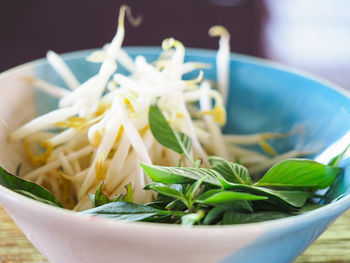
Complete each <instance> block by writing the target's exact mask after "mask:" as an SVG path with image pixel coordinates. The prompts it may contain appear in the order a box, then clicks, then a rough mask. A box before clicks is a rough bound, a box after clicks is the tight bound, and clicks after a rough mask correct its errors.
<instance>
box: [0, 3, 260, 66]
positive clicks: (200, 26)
mask: <svg viewBox="0 0 350 263" xmlns="http://www.w3.org/2000/svg"><path fill="white" fill-rule="evenodd" d="M0 1H1V2H2V3H3V4H2V8H0V35H1V42H0V50H1V56H0V59H1V63H0V71H3V70H5V69H8V68H10V67H13V66H15V65H18V64H21V63H23V62H26V61H30V60H33V59H36V58H40V57H44V56H45V54H46V51H47V50H49V49H51V50H54V51H56V52H58V53H62V52H67V51H73V50H79V49H87V48H96V47H101V46H103V45H104V44H105V43H107V42H109V41H110V40H111V39H112V37H113V36H114V34H115V31H116V28H117V17H118V13H119V7H120V5H122V4H125V3H126V4H127V5H129V6H130V7H131V8H132V12H133V14H135V15H142V17H143V22H142V24H141V25H140V26H139V27H136V28H135V27H132V26H131V25H130V24H128V23H127V22H126V35H125V41H124V45H125V46H128V45H131V46H135V45H155V46H159V45H160V44H161V43H162V40H163V39H164V38H166V37H174V38H176V39H178V40H180V41H182V42H183V43H184V44H185V46H191V47H200V48H211V49H216V48H217V45H218V44H217V39H213V38H210V37H209V36H208V29H209V28H210V27H211V26H213V25H215V24H221V25H224V26H226V27H227V28H228V29H229V30H230V32H231V34H232V36H233V39H232V41H231V43H232V50H233V51H236V52H240V53H245V54H252V55H258V54H259V51H258V50H259V44H258V38H259V21H258V20H259V16H260V12H259V11H258V9H259V8H260V7H259V6H260V5H259V3H258V2H260V1H224V2H226V4H225V5H224V6H222V5H219V4H218V3H216V1H215V0H214V1H211V0H197V1H196V0H194V1H191V0H188V1H184V0H177V1H166V0H138V1H137V0H134V1H130V0H129V1H125V0H124V1H120V0H101V1H97V0H85V1H77V0H74V1H58V0H52V1H48V0H26V1H23V0H21V1H19V0H5V1H4V0H0Z"/></svg>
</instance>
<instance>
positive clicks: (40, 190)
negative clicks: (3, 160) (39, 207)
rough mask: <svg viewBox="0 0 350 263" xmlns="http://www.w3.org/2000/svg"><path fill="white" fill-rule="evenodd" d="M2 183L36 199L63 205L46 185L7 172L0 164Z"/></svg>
mask: <svg viewBox="0 0 350 263" xmlns="http://www.w3.org/2000/svg"><path fill="white" fill-rule="evenodd" d="M0 184H1V185H2V186H4V187H6V188H8V189H11V190H13V191H15V192H17V193H19V194H22V195H25V196H27V197H30V198H32V199H34V200H37V201H40V202H43V203H46V204H50V205H53V206H57V207H63V206H62V204H61V203H60V202H59V201H58V200H57V198H56V197H55V196H54V195H53V194H51V193H50V192H49V191H48V190H46V189H45V188H44V187H42V186H40V185H38V184H35V183H32V182H29V181H26V180H23V179H21V178H19V177H17V176H15V175H13V174H10V173H9V172H7V171H6V170H5V169H4V168H2V167H1V166H0Z"/></svg>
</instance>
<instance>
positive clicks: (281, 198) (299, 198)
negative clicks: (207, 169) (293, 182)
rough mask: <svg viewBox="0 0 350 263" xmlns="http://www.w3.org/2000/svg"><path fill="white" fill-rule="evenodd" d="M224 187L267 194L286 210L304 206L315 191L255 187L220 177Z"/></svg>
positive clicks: (274, 202)
mask: <svg viewBox="0 0 350 263" xmlns="http://www.w3.org/2000/svg"><path fill="white" fill-rule="evenodd" d="M219 180H220V182H221V183H222V186H223V188H224V189H226V190H229V189H232V190H236V191H242V192H246V193H250V194H255V195H259V196H266V197H268V198H269V199H268V200H267V201H268V202H270V203H273V204H275V205H277V206H278V207H281V208H283V209H284V210H295V208H300V207H302V206H303V205H304V204H305V202H306V201H307V199H308V198H310V197H311V196H312V195H313V193H310V192H307V191H277V190H272V189H268V188H264V187H255V186H250V185H242V184H234V183H230V182H227V181H225V180H222V179H219Z"/></svg>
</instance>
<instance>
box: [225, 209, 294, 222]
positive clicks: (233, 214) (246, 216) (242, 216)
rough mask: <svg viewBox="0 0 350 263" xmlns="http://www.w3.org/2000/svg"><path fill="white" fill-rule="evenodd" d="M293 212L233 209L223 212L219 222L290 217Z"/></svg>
mask: <svg viewBox="0 0 350 263" xmlns="http://www.w3.org/2000/svg"><path fill="white" fill-rule="evenodd" d="M292 215H293V214H288V213H283V212H270V211H267V212H256V213H240V212H237V211H235V210H228V211H226V212H225V213H224V214H223V217H222V221H221V223H222V224H223V225H232V224H245V223H254V222H261V221H267V220H273V219H279V218H284V217H290V216H292Z"/></svg>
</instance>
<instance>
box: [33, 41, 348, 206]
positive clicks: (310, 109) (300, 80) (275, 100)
mask: <svg viewBox="0 0 350 263" xmlns="http://www.w3.org/2000/svg"><path fill="white" fill-rule="evenodd" d="M126 50H127V52H128V53H129V54H130V55H131V56H132V57H135V56H137V55H143V56H145V57H146V59H147V61H153V60H155V59H156V58H157V57H158V55H159V52H160V49H159V48H152V47H142V48H137V47H134V48H126ZM90 53H91V50H86V51H80V52H74V53H71V54H66V55H64V56H63V57H64V58H65V60H66V62H67V64H68V65H69V67H70V68H71V69H72V71H73V72H74V74H75V75H76V76H77V78H78V79H79V81H81V82H84V81H86V80H87V79H89V78H90V77H91V76H93V75H95V74H96V73H97V72H98V70H99V67H100V64H94V63H90V62H87V61H86V60H85V57H86V56H87V55H89V54H90ZM186 54H187V55H186V60H187V61H199V62H204V63H209V64H212V65H213V67H212V68H210V69H206V70H204V76H205V77H206V78H208V79H213V80H216V69H215V56H216V52H215V51H209V50H199V49H187V53H186ZM230 65H231V71H230V72H231V73H230V92H229V98H228V103H227V114H228V116H227V117H228V118H227V119H228V122H227V125H226V126H225V127H224V132H225V133H236V134H250V133H257V132H290V131H291V130H294V129H299V130H302V131H303V132H299V133H296V134H295V135H293V136H289V137H288V138H286V139H282V140H281V139H278V140H275V141H274V140H272V141H271V144H272V145H273V146H274V147H275V149H277V151H278V152H285V151H288V150H291V149H295V148H296V149H299V150H306V151H312V152H314V154H313V155H311V156H310V157H311V158H316V157H317V156H318V155H319V154H320V153H322V152H324V151H325V150H326V149H327V148H328V147H329V146H330V145H333V144H334V143H336V142H337V141H339V140H340V139H341V138H343V137H344V135H346V133H347V132H348V131H349V130H350V118H349V112H350V103H349V98H348V97H347V96H345V95H344V94H343V93H341V92H340V91H338V90H335V89H333V88H330V87H329V85H328V84H325V83H323V82H322V81H318V80H315V79H313V78H306V77H304V76H302V75H300V74H297V73H293V71H291V70H286V69H284V68H283V67H281V66H277V67H276V66H272V65H271V64H270V63H268V62H265V61H262V60H259V59H255V58H251V57H246V56H241V55H232V56H231V62H230ZM118 71H119V72H120V73H125V74H127V73H128V72H127V71H126V70H125V69H124V68H122V67H119V69H118ZM35 74H36V76H37V77H40V78H42V79H45V80H47V81H50V82H52V83H54V84H56V85H59V86H63V87H64V86H65V84H64V83H63V81H62V79H61V78H60V77H59V76H58V75H57V73H56V72H55V71H54V70H53V69H52V68H51V67H50V66H49V65H48V64H47V63H46V62H44V61H42V63H38V64H37V67H36V72H35ZM197 74H198V71H197V72H196V71H195V72H192V73H190V74H187V75H186V78H193V77H195V76H197ZM36 96H37V97H36V99H37V101H38V102H40V103H37V111H38V114H43V113H45V112H47V111H50V110H52V109H54V108H56V107H57V100H55V99H53V98H52V97H50V96H48V95H45V94H44V93H42V92H37V94H36ZM349 142H350V140H346V141H343V142H342V143H341V144H340V145H338V149H337V152H336V153H335V154H337V153H340V152H341V151H342V149H344V148H345V146H346V145H347V144H348V143H349ZM333 156H334V153H333V155H329V156H326V159H327V158H328V160H330V158H331V157H333ZM348 163H349V161H347V160H344V162H343V165H344V166H346V165H347V164H348ZM349 173H350V172H349V171H348V170H345V173H344V176H343V177H341V179H340V180H338V182H337V184H336V185H335V186H334V187H333V188H332V191H330V193H329V199H334V198H336V197H338V196H339V195H341V194H344V193H346V192H347V189H349V188H350V175H349Z"/></svg>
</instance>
